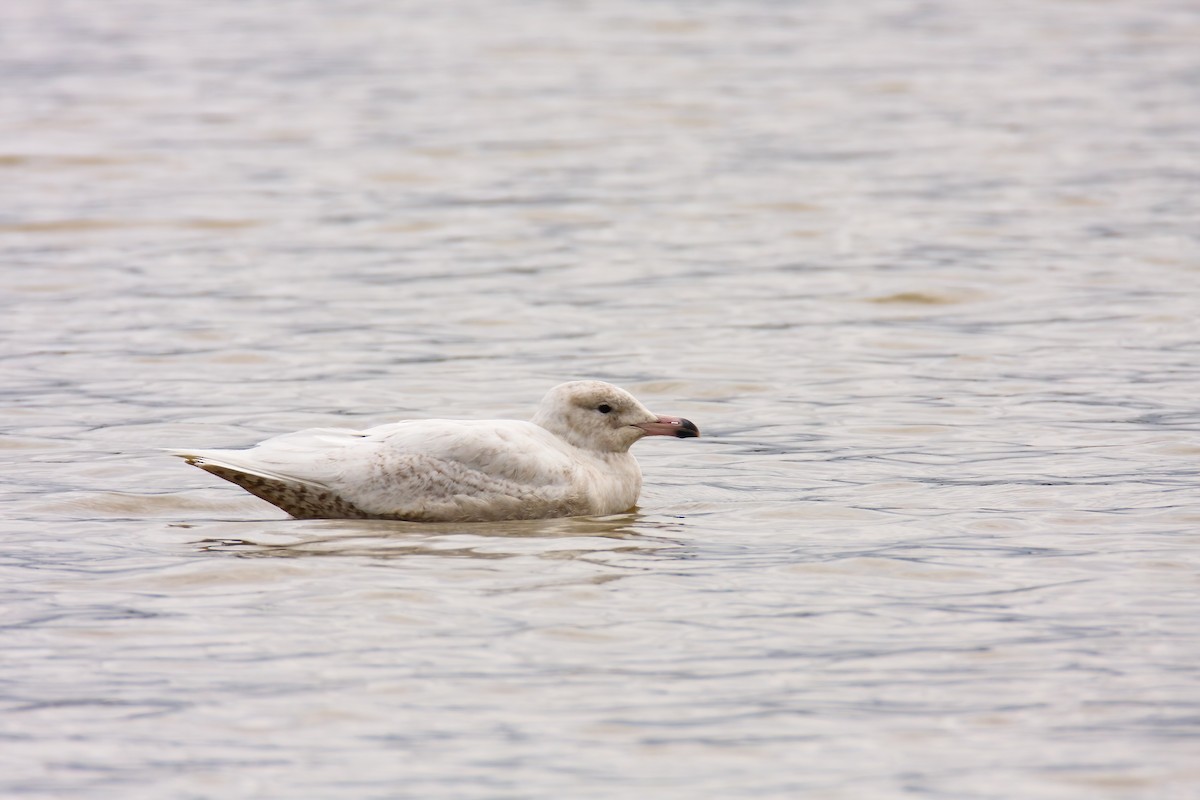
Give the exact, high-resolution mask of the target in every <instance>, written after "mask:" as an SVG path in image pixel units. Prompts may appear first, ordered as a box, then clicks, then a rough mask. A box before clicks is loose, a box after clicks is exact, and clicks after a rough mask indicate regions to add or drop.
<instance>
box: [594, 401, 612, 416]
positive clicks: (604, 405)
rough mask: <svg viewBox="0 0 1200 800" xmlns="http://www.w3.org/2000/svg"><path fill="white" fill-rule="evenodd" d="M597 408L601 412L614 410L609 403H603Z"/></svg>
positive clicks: (605, 412)
mask: <svg viewBox="0 0 1200 800" xmlns="http://www.w3.org/2000/svg"><path fill="white" fill-rule="evenodd" d="M596 410H597V411H599V412H600V413H601V414H607V413H608V412H610V411H612V406H610V405H609V404H608V403H601V404H600V405H598V406H596Z"/></svg>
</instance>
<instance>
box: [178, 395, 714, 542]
mask: <svg viewBox="0 0 1200 800" xmlns="http://www.w3.org/2000/svg"><path fill="white" fill-rule="evenodd" d="M699 435H700V431H699V430H698V429H697V428H696V426H695V425H693V424H692V423H691V422H689V421H688V420H686V419H682V418H680V417H666V416H658V415H656V414H652V413H651V412H650V411H648V410H647V409H646V407H645V406H643V405H642V404H641V403H639V402H638V401H637V400H636V399H635V398H634V397H633V395H631V394H629V392H627V391H625V390H624V389H620V388H618V387H616V386H613V385H612V384H609V383H604V382H602V381H572V382H570V383H563V384H560V385H558V386H555V387H554V388H553V389H551V390H550V391H549V392H548V393H547V394H546V396H545V397H544V398H543V399H542V402H541V403H540V404H539V405H538V408H537V412H536V413H535V414H534V416H533V419H532V421H530V422H524V421H521V420H448V419H427V420H405V421H402V422H393V423H390V424H387V425H380V426H378V427H374V428H367V429H366V430H362V431H359V430H352V429H350V428H310V429H308V430H303V431H298V432H296V433H289V434H285V435H283V436H277V437H275V438H274V439H268V440H266V441H265V442H261V443H259V444H257V445H255V446H254V447H251V448H249V449H247V450H178V451H173V454H174V455H177V456H180V457H181V458H184V459H186V460H187V462H188V463H189V464H193V465H195V466H197V467H200V468H201V469H203V470H207V471H208V472H211V473H212V474H214V475H217V476H218V477H221V478H224V479H225V480H227V481H232V482H233V483H236V484H237V485H238V486H241V487H242V488H243V489H245V490H246V491H248V492H250V493H251V494H254V495H257V496H258V497H261V498H262V499H263V500H266V501H267V502H268V503H272V504H274V505H276V506H278V507H279V508H281V509H283V510H284V511H286V512H287V513H289V514H291V515H292V516H293V517H299V518H302V519H303V518H307V519H312V518H342V519H345V518H359V519H364V518H370V519H400V520H413V521H421V522H466V521H487V520H508V519H540V518H545V517H568V516H578V515H583V514H616V513H619V512H622V511H626V510H628V509H630V508H632V507H633V505H634V504H635V503H636V502H637V498H638V494H639V492H640V491H641V488H642V471H641V469H640V468H639V467H638V463H637V460H636V459H634V457H633V456H632V455H631V454H630V453H629V448H630V446H631V445H633V443H634V442H636V441H638V440H639V439H641V438H642V437H643V436H677V437H680V438H686V437H690V436H699Z"/></svg>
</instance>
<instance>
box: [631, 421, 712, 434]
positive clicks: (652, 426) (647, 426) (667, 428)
mask: <svg viewBox="0 0 1200 800" xmlns="http://www.w3.org/2000/svg"><path fill="white" fill-rule="evenodd" d="M633 427H635V428H641V429H642V430H644V431H645V432H646V435H647V436H677V437H678V438H680V439H687V438H689V437H692V436H699V435H700V429H699V428H697V427H696V423H694V422H692V421H691V420H688V419H684V418H683V417H659V418H658V419H656V420H654V422H642V423H639V424H637V425H634V426H633Z"/></svg>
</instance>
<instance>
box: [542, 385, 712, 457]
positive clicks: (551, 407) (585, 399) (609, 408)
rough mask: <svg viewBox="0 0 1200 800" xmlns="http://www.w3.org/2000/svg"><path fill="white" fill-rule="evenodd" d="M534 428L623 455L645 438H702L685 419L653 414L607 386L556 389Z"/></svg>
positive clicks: (581, 445) (582, 446) (544, 400)
mask: <svg viewBox="0 0 1200 800" xmlns="http://www.w3.org/2000/svg"><path fill="white" fill-rule="evenodd" d="M533 422H534V424H536V425H540V426H542V427H543V428H545V429H546V430H548V431H550V432H551V433H553V434H555V435H557V436H559V437H560V438H562V439H565V440H567V441H568V442H570V443H571V444H573V445H575V446H576V447H578V448H580V449H584V450H595V451H599V452H602V453H624V452H626V451H627V450H628V449H629V448H630V446H632V445H633V443H634V442H636V441H637V440H638V439H641V438H642V437H643V436H676V437H678V438H680V439H686V438H688V437H691V436H699V435H700V429H699V428H697V427H696V426H695V425H694V424H692V423H691V422H690V421H688V420H686V419H683V418H681V417H668V416H660V415H658V414H655V413H653V412H651V411H649V410H648V409H647V408H646V407H645V406H644V405H642V404H641V403H639V402H638V401H637V398H635V397H634V396H633V395H631V394H630V393H629V392H627V391H625V390H624V389H621V388H620V387H617V386H613V385H612V384H611V383H604V382H603V381H571V382H570V383H562V384H559V385H558V386H555V387H554V388H553V389H551V390H550V391H549V392H547V393H546V396H545V397H543V398H542V402H541V403H540V404H539V405H538V409H537V413H536V414H534V416H533Z"/></svg>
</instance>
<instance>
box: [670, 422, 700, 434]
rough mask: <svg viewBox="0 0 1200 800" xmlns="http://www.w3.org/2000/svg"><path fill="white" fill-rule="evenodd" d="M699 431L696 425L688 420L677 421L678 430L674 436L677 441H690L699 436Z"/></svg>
mask: <svg viewBox="0 0 1200 800" xmlns="http://www.w3.org/2000/svg"><path fill="white" fill-rule="evenodd" d="M699 435H700V429H699V428H697V427H696V423H694V422H692V421H691V420H690V419H681V420H679V430H677V431H675V436H676V437H677V438H679V439H690V438H692V437H693V436H699Z"/></svg>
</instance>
